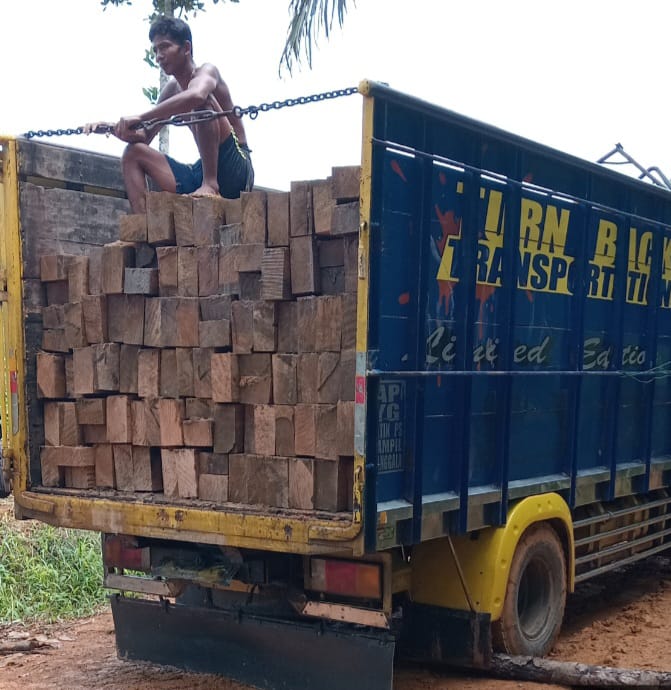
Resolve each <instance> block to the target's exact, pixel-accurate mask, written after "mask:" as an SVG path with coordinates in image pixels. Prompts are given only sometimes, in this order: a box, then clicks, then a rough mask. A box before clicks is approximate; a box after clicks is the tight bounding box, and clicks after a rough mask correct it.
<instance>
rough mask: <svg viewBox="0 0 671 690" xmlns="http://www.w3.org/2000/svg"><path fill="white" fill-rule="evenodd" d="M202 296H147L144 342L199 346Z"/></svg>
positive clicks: (152, 344) (165, 345)
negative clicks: (200, 298)
mask: <svg viewBox="0 0 671 690" xmlns="http://www.w3.org/2000/svg"><path fill="white" fill-rule="evenodd" d="M198 307H199V305H198V299H197V298H194V297H148V298H146V299H145V318H144V344H145V345H146V346H148V347H198V345H199V342H198Z"/></svg>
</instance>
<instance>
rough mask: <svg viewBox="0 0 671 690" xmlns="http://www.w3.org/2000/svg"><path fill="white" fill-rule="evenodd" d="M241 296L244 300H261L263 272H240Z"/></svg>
mask: <svg viewBox="0 0 671 690" xmlns="http://www.w3.org/2000/svg"><path fill="white" fill-rule="evenodd" d="M238 279H239V286H240V290H239V296H240V299H242V300H259V299H261V271H240V272H239V273H238Z"/></svg>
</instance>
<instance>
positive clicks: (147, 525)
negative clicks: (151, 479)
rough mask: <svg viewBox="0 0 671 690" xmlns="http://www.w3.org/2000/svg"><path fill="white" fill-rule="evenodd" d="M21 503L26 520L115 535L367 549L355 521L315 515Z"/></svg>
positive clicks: (315, 549) (302, 550)
mask: <svg viewBox="0 0 671 690" xmlns="http://www.w3.org/2000/svg"><path fill="white" fill-rule="evenodd" d="M15 503H16V512H17V516H18V517H20V518H35V519H39V520H41V521H42V522H46V523H49V524H53V525H57V526H60V527H71V528H74V529H86V530H93V531H96V532H105V533H110V534H128V535H134V536H143V537H155V538H159V539H176V540H181V541H190V542H195V543H203V544H219V545H222V546H224V545H226V546H236V547H240V548H252V549H263V550H271V551H279V552H284V553H297V554H319V553H328V552H335V551H337V552H339V553H341V552H342V553H347V554H350V555H352V556H356V555H361V553H362V548H363V545H362V543H361V540H360V539H355V538H354V537H356V536H357V535H356V534H354V535H353V534H352V532H353V531H354V530H353V528H352V525H351V524H350V523H344V524H343V523H342V522H341V523H340V525H337V524H333V522H329V521H326V520H315V519H314V518H313V517H311V516H310V515H305V517H303V518H302V519H301V518H296V517H294V516H286V517H285V516H282V515H272V516H268V515H260V514H254V513H251V512H239V513H233V512H230V511H229V512H226V511H219V510H216V511H215V510H208V509H204V508H195V507H193V508H192V507H188V506H184V505H181V506H176V505H174V504H152V505H147V504H142V503H134V502H130V501H128V502H123V501H119V500H111V499H104V498H95V499H94V498H86V497H83V498H82V497H79V496H71V495H67V496H65V495H54V494H46V493H41V492H31V491H26V492H21V493H16V494H15ZM334 522H335V521H334ZM356 527H357V528H358V526H356ZM322 540H323V541H322Z"/></svg>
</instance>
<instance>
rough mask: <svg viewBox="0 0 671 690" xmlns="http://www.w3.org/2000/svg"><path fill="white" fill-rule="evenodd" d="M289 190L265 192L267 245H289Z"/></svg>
mask: <svg viewBox="0 0 671 690" xmlns="http://www.w3.org/2000/svg"><path fill="white" fill-rule="evenodd" d="M289 196H290V194H289V192H267V193H266V206H267V214H268V217H267V222H268V241H267V244H268V246H269V247H288V246H289Z"/></svg>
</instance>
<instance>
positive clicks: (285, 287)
mask: <svg viewBox="0 0 671 690" xmlns="http://www.w3.org/2000/svg"><path fill="white" fill-rule="evenodd" d="M261 298H262V299H265V300H288V299H291V259H290V256H289V247H269V248H266V249H264V251H263V258H262V260H261Z"/></svg>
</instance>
